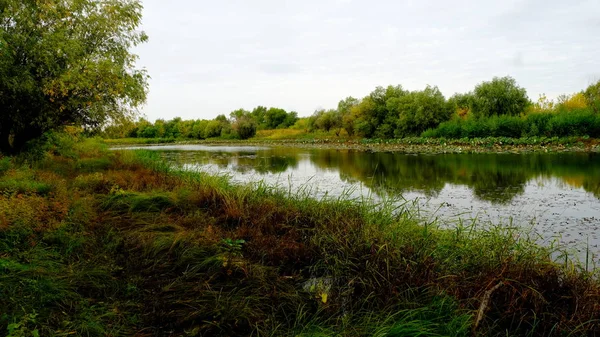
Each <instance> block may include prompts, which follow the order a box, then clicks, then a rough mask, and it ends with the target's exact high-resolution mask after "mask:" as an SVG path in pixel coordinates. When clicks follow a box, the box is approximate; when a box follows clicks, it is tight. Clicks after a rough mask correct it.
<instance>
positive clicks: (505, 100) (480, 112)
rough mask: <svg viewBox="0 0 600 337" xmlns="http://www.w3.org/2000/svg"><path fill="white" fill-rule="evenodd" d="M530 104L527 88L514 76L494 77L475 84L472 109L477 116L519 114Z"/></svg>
mask: <svg viewBox="0 0 600 337" xmlns="http://www.w3.org/2000/svg"><path fill="white" fill-rule="evenodd" d="M529 105H530V101H529V98H527V92H526V91H525V89H523V88H521V87H519V86H518V85H517V83H516V81H515V79H514V78H512V77H508V76H507V77H494V79H492V80H491V81H489V82H482V83H480V84H478V85H477V86H475V90H474V91H473V98H472V100H471V109H472V112H473V115H474V116H475V117H478V118H481V117H492V116H501V115H509V116H517V115H519V114H520V113H522V112H523V111H525V109H526V108H527V106H529Z"/></svg>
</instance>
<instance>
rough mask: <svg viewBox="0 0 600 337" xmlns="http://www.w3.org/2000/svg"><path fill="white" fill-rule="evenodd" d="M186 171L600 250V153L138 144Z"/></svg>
mask: <svg viewBox="0 0 600 337" xmlns="http://www.w3.org/2000/svg"><path fill="white" fill-rule="evenodd" d="M144 148H145V149H152V150H157V151H160V152H161V154H162V155H163V156H165V157H166V158H168V159H169V160H170V161H171V162H173V163H175V164H177V165H180V166H182V167H184V168H186V169H194V170H198V169H200V170H204V171H208V172H213V173H226V174H229V175H231V176H232V179H233V180H234V181H237V182H251V181H258V180H263V181H265V182H267V183H269V184H277V185H279V186H281V187H282V188H285V189H286V190H287V189H291V190H292V191H294V190H297V189H299V188H304V189H310V191H312V193H314V195H315V196H317V197H319V196H324V195H327V196H334V197H335V196H339V195H340V194H342V193H345V194H346V195H348V196H350V197H357V198H359V197H361V196H370V197H373V198H375V199H377V198H379V197H381V196H384V195H392V196H395V197H402V198H404V199H405V200H406V201H407V202H408V203H410V204H411V205H414V206H415V207H418V208H419V210H420V212H421V215H422V216H425V217H428V218H432V219H433V218H438V220H439V221H441V223H442V224H448V226H452V224H453V223H454V224H455V223H456V220H457V219H462V220H465V221H468V220H469V219H473V218H476V219H477V221H478V223H480V224H482V225H485V224H489V223H490V222H491V223H494V224H499V223H501V224H503V225H509V224H511V221H512V224H513V225H519V226H523V227H526V228H530V229H533V231H534V232H535V233H537V234H539V235H540V240H542V241H548V242H549V241H552V240H554V239H558V240H559V241H560V242H562V243H566V244H569V245H572V246H575V247H578V248H579V249H580V251H584V250H585V249H586V247H588V245H589V247H590V250H591V251H593V252H600V248H599V245H600V240H599V236H598V229H599V228H600V154H594V153H560V154H438V155H426V154H422V155H413V154H399V153H369V152H360V151H353V150H331V149H295V148H270V147H224V146H201V145H177V146H152V147H144Z"/></svg>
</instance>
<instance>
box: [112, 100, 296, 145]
mask: <svg viewBox="0 0 600 337" xmlns="http://www.w3.org/2000/svg"><path fill="white" fill-rule="evenodd" d="M298 119H299V118H298V113H297V112H295V111H290V112H287V111H286V110H284V109H281V108H274V107H271V108H266V107H264V106H257V107H256V108H254V109H253V110H252V111H248V110H244V109H238V110H235V111H232V112H231V113H230V114H229V118H228V117H227V116H225V115H223V114H221V115H218V116H217V117H216V118H214V119H212V120H207V119H196V120H194V119H192V120H182V119H181V118H180V117H176V118H173V119H171V120H164V119H157V120H156V121H155V122H154V123H151V122H149V121H148V120H147V119H144V118H141V119H139V120H138V121H137V122H125V123H120V124H113V125H110V126H108V127H107V128H105V129H104V131H103V135H104V136H105V137H110V138H123V137H131V138H175V139H181V138H184V139H207V138H222V139H248V138H250V137H253V136H254V135H256V131H257V130H267V129H285V128H289V127H291V126H292V125H294V124H295V123H296V122H297V121H298Z"/></svg>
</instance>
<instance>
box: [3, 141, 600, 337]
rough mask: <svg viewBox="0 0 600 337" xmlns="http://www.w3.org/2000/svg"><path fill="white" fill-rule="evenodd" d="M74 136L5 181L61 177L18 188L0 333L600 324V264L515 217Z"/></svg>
mask: <svg viewBox="0 0 600 337" xmlns="http://www.w3.org/2000/svg"><path fill="white" fill-rule="evenodd" d="M53 146H54V145H53ZM71 146H72V148H71V149H72V151H73V152H69V151H67V150H68V146H62V145H61V146H58V147H54V148H53V147H51V148H53V150H50V152H48V154H47V155H44V156H42V158H41V159H38V160H37V161H23V162H22V164H19V163H17V162H16V161H15V163H12V162H11V164H10V167H9V168H8V169H7V170H6V171H5V172H4V173H3V175H2V177H1V178H0V182H2V183H4V182H5V181H11V179H12V180H15V179H16V178H15V177H17V176H20V177H23V179H21V180H22V181H27V182H28V183H25V182H24V183H23V184H30V185H31V186H37V185H35V184H44V186H46V185H47V186H49V189H50V192H48V193H46V192H43V191H42V192H40V191H39V190H38V189H36V188H24V189H22V190H18V189H13V190H11V191H10V193H8V192H7V193H3V194H2V195H1V196H0V209H2V212H1V213H0V214H1V216H0V252H2V253H0V270H1V271H2V272H1V273H0V291H1V296H0V312H1V313H2V315H1V316H0V331H4V332H7V333H8V334H11V335H12V336H18V335H19V336H20V335H33V334H34V333H39V334H40V335H85V336H106V335H140V336H144V335H165V336H166V335H174V336H175V335H176V336H179V335H189V336H234V335H235V336H239V335H256V336H332V335H334V336H335V335H339V336H416V335H421V336H467V335H473V334H474V335H491V336H500V335H501V336H506V335H513V336H517V335H518V336H524V335H529V336H548V335H569V334H570V335H594V334H598V333H599V332H600V327H599V325H598V321H597V318H598V317H599V315H600V307H599V306H598V303H599V300H600V299H599V289H600V286H599V283H598V278H597V275H596V274H595V273H594V272H588V271H586V270H585V269H584V268H583V267H579V266H577V265H573V264H568V266H565V265H561V264H557V263H555V262H553V260H552V259H551V256H552V254H554V253H555V252H554V251H553V250H552V249H549V248H543V247H539V246H536V245H535V244H534V243H533V241H534V240H530V239H528V238H527V237H526V236H524V235H521V233H519V232H517V230H516V229H514V228H506V227H500V226H498V227H492V228H490V229H481V230H479V229H474V228H472V227H470V226H462V225H460V224H457V226H455V227H454V229H452V230H445V229H441V228H439V226H438V224H437V223H423V222H420V221H419V220H417V219H416V218H415V217H414V216H413V215H412V214H411V213H410V212H409V211H408V210H400V211H398V210H396V209H393V208H392V207H393V206H392V204H391V203H383V204H381V205H378V206H377V207H375V206H374V205H372V204H369V203H368V202H358V203H357V202H356V201H353V200H347V199H344V198H337V199H324V200H315V199H313V198H311V197H310V195H309V194H308V193H298V194H295V193H290V191H282V190H280V189H277V188H273V187H269V186H266V185H264V184H258V185H241V186H239V185H234V184H232V183H231V182H230V181H229V179H227V178H226V177H222V176H211V175H207V174H203V173H195V172H182V171H178V170H177V169H176V168H173V167H171V166H170V165H168V164H166V163H164V162H162V161H160V160H158V158H156V157H155V154H153V153H151V152H148V151H138V152H134V151H130V152H117V151H107V150H106V148H103V147H100V146H96V145H94V142H93V141H85V142H84V143H74V144H72V145H71ZM59 152H60V153H64V154H59ZM86 163H87V164H86ZM92 163H93V164H92ZM40 186H41V185H40Z"/></svg>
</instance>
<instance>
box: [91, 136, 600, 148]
mask: <svg viewBox="0 0 600 337" xmlns="http://www.w3.org/2000/svg"><path fill="white" fill-rule="evenodd" d="M306 135H308V134H302V136H298V137H291V138H271V137H270V136H266V137H263V138H252V139H248V140H221V139H217V138H214V139H208V140H189V139H179V140H175V139H172V138H167V139H143V138H142V139H140V138H122V139H105V140H103V142H105V143H106V144H108V145H113V146H126V145H152V144H154V145H158V144H165V143H171V144H206V145H268V146H288V147H309V148H313V147H317V148H331V149H354V150H359V151H389V152H404V153H502V152H511V153H521V152H565V151H569V152H598V151H600V141H599V140H598V139H592V138H588V137H564V138H558V137H552V138H549V137H525V138H509V137H486V138H460V139H446V138H425V137H412V138H402V139H351V138H344V137H336V136H335V135H325V134H322V135H320V136H319V137H316V138H307V137H305V136H306Z"/></svg>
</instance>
